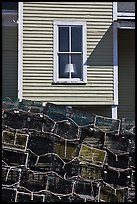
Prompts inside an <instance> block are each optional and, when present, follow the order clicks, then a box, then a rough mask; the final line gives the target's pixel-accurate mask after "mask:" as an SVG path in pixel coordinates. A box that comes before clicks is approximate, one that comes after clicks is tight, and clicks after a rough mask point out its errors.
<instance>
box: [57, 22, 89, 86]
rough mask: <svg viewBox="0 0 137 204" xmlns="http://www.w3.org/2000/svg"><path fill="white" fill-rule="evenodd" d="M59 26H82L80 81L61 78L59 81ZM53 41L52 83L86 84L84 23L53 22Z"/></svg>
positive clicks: (85, 33)
mask: <svg viewBox="0 0 137 204" xmlns="http://www.w3.org/2000/svg"><path fill="white" fill-rule="evenodd" d="M59 25H81V26H82V31H83V35H82V40H83V43H82V45H83V50H82V52H83V76H82V78H83V79H82V80H79V79H78V78H74V79H71V80H70V79H66V78H62V79H59V77H58V74H59V71H58V57H57V53H58V47H59V42H58V26H59ZM53 35H54V39H53V49H54V50H53V52H54V61H53V66H54V69H53V81H54V83H73V84H77V83H78V84H79V83H87V65H86V60H87V40H86V39H87V37H86V36H87V31H86V22H85V21H81V20H54V33H53Z"/></svg>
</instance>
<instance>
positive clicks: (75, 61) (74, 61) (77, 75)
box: [71, 54, 82, 78]
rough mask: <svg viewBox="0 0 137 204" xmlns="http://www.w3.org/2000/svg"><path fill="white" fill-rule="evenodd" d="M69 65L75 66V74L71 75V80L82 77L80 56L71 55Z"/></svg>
mask: <svg viewBox="0 0 137 204" xmlns="http://www.w3.org/2000/svg"><path fill="white" fill-rule="evenodd" d="M71 63H72V64H75V66H76V73H74V74H72V78H81V76H82V55H81V54H73V55H72V58H71Z"/></svg>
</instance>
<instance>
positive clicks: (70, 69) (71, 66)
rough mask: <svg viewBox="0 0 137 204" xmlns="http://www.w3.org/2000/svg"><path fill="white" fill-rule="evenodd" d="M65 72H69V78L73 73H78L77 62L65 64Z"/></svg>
mask: <svg viewBox="0 0 137 204" xmlns="http://www.w3.org/2000/svg"><path fill="white" fill-rule="evenodd" d="M64 73H65V74H67V73H69V79H71V74H72V73H73V74H76V65H75V64H66V66H65V71H64Z"/></svg>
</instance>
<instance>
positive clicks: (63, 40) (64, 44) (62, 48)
mask: <svg viewBox="0 0 137 204" xmlns="http://www.w3.org/2000/svg"><path fill="white" fill-rule="evenodd" d="M68 51H69V28H68V27H59V52H68Z"/></svg>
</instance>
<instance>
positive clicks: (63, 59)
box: [59, 54, 69, 78]
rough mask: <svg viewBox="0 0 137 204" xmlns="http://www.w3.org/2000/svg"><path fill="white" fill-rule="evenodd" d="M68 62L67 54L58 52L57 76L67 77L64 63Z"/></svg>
mask: <svg viewBox="0 0 137 204" xmlns="http://www.w3.org/2000/svg"><path fill="white" fill-rule="evenodd" d="M68 62H69V55H68V54H59V78H68V77H69V74H68V73H65V65H66V64H68Z"/></svg>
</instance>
